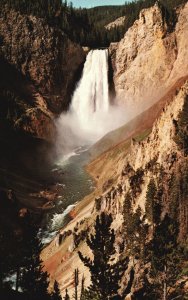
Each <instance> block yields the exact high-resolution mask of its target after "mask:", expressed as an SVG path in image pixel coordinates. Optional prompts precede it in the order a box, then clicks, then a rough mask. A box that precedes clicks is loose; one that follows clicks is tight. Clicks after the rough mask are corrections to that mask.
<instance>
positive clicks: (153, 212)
mask: <svg viewBox="0 0 188 300" xmlns="http://www.w3.org/2000/svg"><path fill="white" fill-rule="evenodd" d="M157 196H159V194H158V191H157V187H156V184H155V181H154V180H153V179H151V180H150V182H149V184H148V189H147V193H146V218H147V219H148V220H149V221H150V222H151V223H152V225H155V224H157V223H158V222H159V221H160V216H161V199H160V198H158V197H157Z"/></svg>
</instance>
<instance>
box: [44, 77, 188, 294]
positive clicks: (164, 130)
mask: <svg viewBox="0 0 188 300" xmlns="http://www.w3.org/2000/svg"><path fill="white" fill-rule="evenodd" d="M187 95H188V81H187V80H186V81H185V82H184V83H182V84H181V87H177V88H176V89H175V90H174V91H173V93H171V94H170V96H168V101H166V105H165V107H164V108H163V109H162V110H161V112H160V114H159V115H158V118H157V120H156V121H155V122H154V124H153V126H152V129H151V130H149V131H145V130H144V131H143V132H140V133H138V132H137V133H136V134H133V136H132V140H130V139H127V140H125V141H124V142H122V143H120V144H119V145H117V146H115V147H113V148H112V149H110V150H109V151H107V152H106V153H104V154H102V155H101V156H100V157H98V158H97V159H95V160H94V161H93V162H92V163H91V164H90V165H89V166H88V169H89V171H90V172H91V174H93V176H94V177H95V178H96V180H97V181H98V184H97V190H96V191H95V192H94V193H93V194H92V195H90V198H89V199H84V200H83V204H79V205H80V206H81V207H82V209H81V211H80V213H78V212H79V210H76V212H77V215H75V219H74V220H73V221H72V222H70V223H69V225H68V226H67V227H66V228H65V229H63V230H62V231H61V234H62V235H63V242H62V243H60V244H59V243H58V237H57V238H56V240H54V241H53V242H52V243H51V244H50V245H49V246H48V247H47V248H46V249H45V250H44V251H43V254H42V258H43V259H44V264H45V267H46V269H47V270H48V271H49V272H50V274H51V275H52V277H51V280H52V282H53V280H54V279H57V280H58V282H59V283H60V286H61V289H62V295H64V292H65V289H66V288H69V291H70V293H71V294H72V293H73V288H74V286H73V282H72V273H73V271H74V269H75V268H76V267H78V268H79V270H80V273H81V274H82V273H85V274H87V271H86V270H85V268H84V266H83V265H82V264H81V261H80V260H79V258H78V255H77V251H78V250H81V251H82V252H83V253H84V254H87V255H88V253H89V250H88V248H87V247H86V244H85V243H84V238H85V234H86V233H87V232H88V230H90V229H91V228H92V223H93V220H94V218H95V215H96V214H97V213H101V212H102V211H104V212H107V213H111V214H112V215H113V218H114V222H113V227H114V229H115V230H116V239H117V240H116V244H117V248H118V243H119V242H120V240H121V239H122V236H121V232H122V223H123V205H124V200H125V196H126V195H127V193H130V194H131V198H132V208H133V210H134V211H135V210H136V208H137V207H138V206H140V207H141V210H142V213H144V211H145V201H146V192H147V188H148V184H149V182H150V179H151V178H153V179H154V180H155V182H156V184H157V187H158V188H159V187H160V188H161V187H162V189H163V195H162V204H163V214H164V213H166V212H169V210H170V206H171V202H170V201H171V200H170V194H171V192H172V191H171V189H172V186H171V185H170V182H171V180H172V178H173V176H174V174H175V176H177V177H178V176H180V177H181V176H182V174H183V172H184V171H183V168H182V166H186V165H187V157H185V156H184V153H183V152H182V151H180V150H179V149H178V146H177V144H176V142H175V140H174V138H175V135H176V130H175V123H176V121H177V120H178V118H179V113H180V111H182V109H183V106H184V104H185V103H186V101H187ZM114 166H115V167H114ZM181 170H182V174H180V173H181ZM84 204H85V208H84V209H83V205H84ZM79 205H78V206H79ZM180 207H181V209H180V213H179V216H178V218H179V221H180V224H181V226H180V235H181V237H184V235H185V234H186V232H187V229H188V223H187V219H186V218H187V215H188V213H187V204H186V196H185V198H183V197H182V198H181V203H180ZM185 216H186V217H185ZM89 228H90V229H89ZM68 232H69V234H68V235H67V233H68ZM65 268H66V272H63V270H65ZM137 275H139V272H137ZM80 276H81V275H80ZM136 280H138V277H137V279H136ZM88 283H89V277H88V276H87V282H86V284H88ZM122 288H123V285H122ZM135 288H136V286H135V285H133V289H132V292H134V290H135ZM137 288H138V286H137ZM131 299H132V298H131Z"/></svg>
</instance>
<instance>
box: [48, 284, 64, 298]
mask: <svg viewBox="0 0 188 300" xmlns="http://www.w3.org/2000/svg"><path fill="white" fill-rule="evenodd" d="M50 296H51V298H50V300H61V299H62V298H61V293H60V290H59V285H58V283H57V281H56V280H55V282H54V290H53V292H52V294H51V295H50Z"/></svg>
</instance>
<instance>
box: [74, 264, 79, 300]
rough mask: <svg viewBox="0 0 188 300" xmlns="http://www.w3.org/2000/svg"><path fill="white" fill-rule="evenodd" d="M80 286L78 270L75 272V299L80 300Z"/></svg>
mask: <svg viewBox="0 0 188 300" xmlns="http://www.w3.org/2000/svg"><path fill="white" fill-rule="evenodd" d="M78 285H79V271H78V269H75V270H74V291H75V292H74V299H75V300H78Z"/></svg>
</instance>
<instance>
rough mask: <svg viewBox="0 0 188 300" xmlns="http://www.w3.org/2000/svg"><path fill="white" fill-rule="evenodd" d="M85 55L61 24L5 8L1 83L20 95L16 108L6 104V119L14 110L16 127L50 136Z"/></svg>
mask: <svg viewBox="0 0 188 300" xmlns="http://www.w3.org/2000/svg"><path fill="white" fill-rule="evenodd" d="M84 59H85V55H84V52H83V50H82V48H81V47H80V46H78V45H76V44H74V43H72V42H71V41H70V40H69V39H68V37H67V36H66V35H65V34H64V33H63V32H62V31H61V30H59V29H58V28H56V27H51V26H49V25H48V24H46V22H45V21H44V20H43V19H40V18H37V17H35V16H31V15H30V16H27V15H21V14H20V13H19V12H16V11H14V10H10V11H9V10H8V9H7V8H6V7H5V8H4V9H2V10H1V12H0V64H1V74H0V75H1V85H2V88H3V89H4V90H5V91H7V90H8V91H11V92H12V93H13V97H14V98H15V99H16V98H17V97H19V98H21V99H20V100H21V101H20V100H18V99H17V101H15V102H17V107H16V108H14V111H13V112H12V111H11V112H10V110H11V107H10V106H9V105H8V106H7V109H5V113H4V117H5V119H6V118H7V115H8V114H9V115H10V113H11V114H12V115H11V119H14V120H13V123H14V125H15V127H17V128H21V129H23V130H24V131H26V132H29V133H31V134H32V135H34V136H37V137H40V138H46V139H49V140H51V139H52V138H53V136H54V126H53V121H52V120H53V117H54V115H55V114H58V113H60V112H61V111H62V109H65V108H66V107H67V105H68V103H69V100H70V94H71V92H72V89H73V87H74V84H75V80H76V79H77V78H76V77H77V76H78V74H77V73H78V72H79V68H80V67H81V65H82V63H83V62H84ZM1 98H2V95H1ZM15 99H14V100H15ZM21 102H22V103H21ZM4 106H6V105H4Z"/></svg>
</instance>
